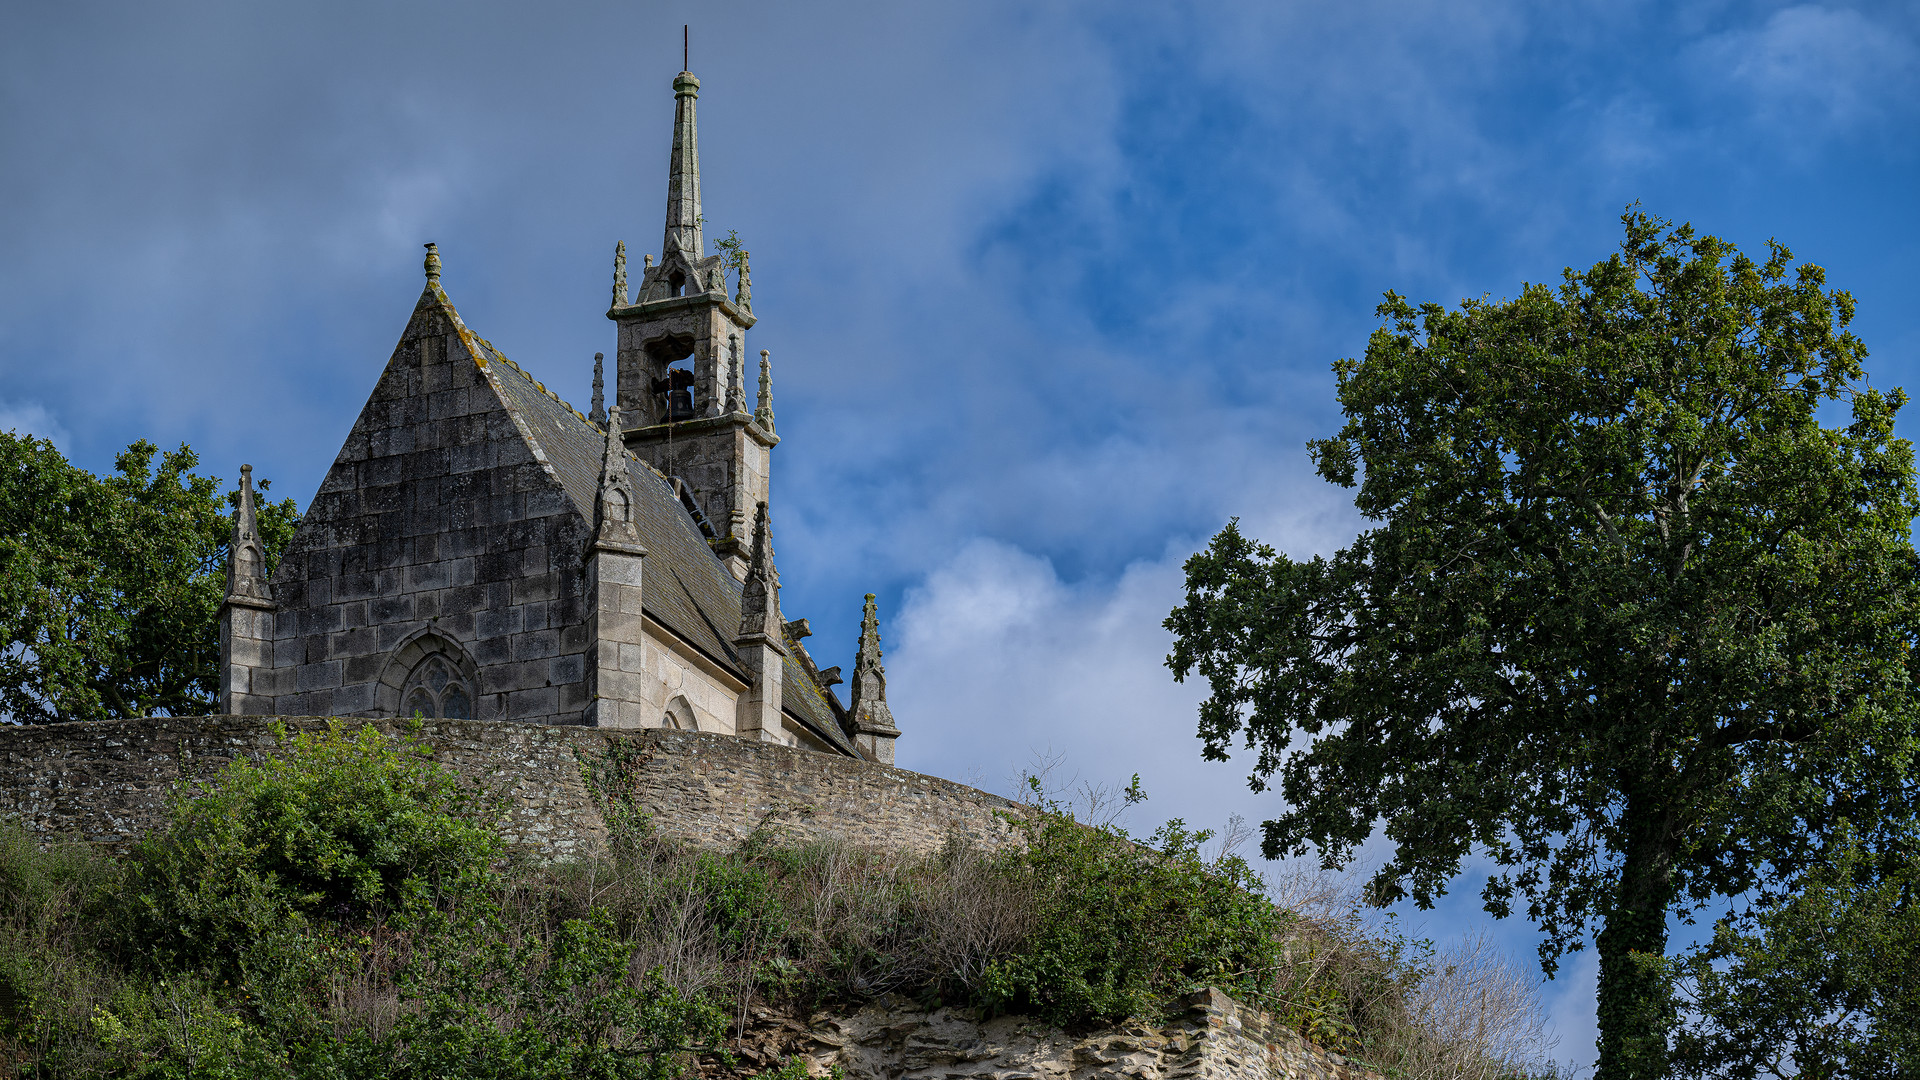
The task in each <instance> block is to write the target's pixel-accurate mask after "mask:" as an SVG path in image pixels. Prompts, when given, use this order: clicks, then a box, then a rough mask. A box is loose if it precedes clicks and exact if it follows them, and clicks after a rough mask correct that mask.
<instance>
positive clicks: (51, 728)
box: [0, 716, 1016, 858]
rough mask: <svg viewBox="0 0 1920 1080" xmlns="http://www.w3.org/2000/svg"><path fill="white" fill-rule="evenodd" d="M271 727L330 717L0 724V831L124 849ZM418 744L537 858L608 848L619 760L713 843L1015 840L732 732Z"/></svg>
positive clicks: (457, 724)
mask: <svg viewBox="0 0 1920 1080" xmlns="http://www.w3.org/2000/svg"><path fill="white" fill-rule="evenodd" d="M276 722H278V723H284V724H285V725H286V726H287V728H288V729H289V730H307V731H313V730H321V729H324V728H325V726H326V725H327V723H328V722H329V721H328V720H327V719H326V718H324V717H261V716H189V717H154V718H147V719H140V720H108V721H97V722H84V723H67V724H39V725H28V726H19V727H0V820H6V819H10V818H11V819H18V820H20V821H22V822H23V823H25V824H26V825H27V827H28V828H30V829H31V830H32V831H33V832H35V833H36V834H37V835H38V836H39V837H40V838H41V839H42V840H43V841H50V840H55V839H59V838H63V837H78V838H83V839H86V840H88V841H91V842H94V843H97V844H103V845H106V846H109V847H112V848H115V849H123V848H125V847H126V846H127V845H128V844H130V843H131V842H132V841H133V840H134V839H135V838H137V837H138V836H139V835H140V834H141V833H143V832H145V831H146V830H148V829H150V828H152V827H154V826H155V825H156V824H158V823H159V822H160V821H161V820H162V817H163V815H164V812H165V808H166V800H167V797H168V794H169V792H170V791H172V790H173V788H174V787H175V786H176V785H177V784H178V783H179V782H180V781H182V780H188V781H192V780H203V779H206V778H207V777H210V776H212V775H213V774H214V773H216V772H218V771H219V769H220V768H221V767H222V766H224V765H225V764H226V763H227V762H229V761H231V760H233V759H234V758H236V757H251V758H260V757H263V756H266V755H269V754H271V753H272V752H273V751H274V750H275V748H276V747H277V746H278V739H277V738H276V737H275V736H274V734H273V732H272V725H273V724H275V723H276ZM341 723H343V724H345V725H346V726H347V727H348V728H349V729H353V728H357V727H359V726H360V725H363V724H374V725H376V726H378V727H380V728H382V729H383V730H387V731H398V730H401V729H402V728H404V726H405V722H404V721H395V720H364V719H346V720H342V721H341ZM422 734H423V736H424V738H425V741H426V742H427V743H428V745H430V746H431V747H432V749H433V754H434V757H435V758H436V760H439V761H442V762H444V763H446V764H447V765H449V766H451V767H453V768H455V769H457V770H458V771H459V772H461V773H462V774H463V775H465V776H468V777H472V778H475V779H477V780H480V781H482V782H483V783H485V784H486V785H488V786H489V787H490V788H491V789H493V790H495V791H498V792H500V793H501V794H503V795H504V796H505V798H506V802H507V806H508V813H507V817H506V820H505V822H504V823H503V825H502V832H503V833H504V834H505V835H506V837H507V839H508V840H509V841H511V842H513V843H515V844H518V845H522V846H524V847H526V848H528V849H531V850H532V851H534V852H535V853H536V854H538V855H540V856H541V857H545V858H565V857H568V856H571V855H578V854H582V853H586V852H590V851H593V850H596V849H598V848H599V847H600V846H601V845H602V844H603V843H604V842H605V840H606V837H607V823H606V821H605V819H604V818H603V817H602V814H601V811H600V809H599V807H598V806H597V805H596V804H595V801H594V799H593V797H592V795H591V793H590V792H589V790H588V786H587V783H586V780H585V767H586V766H588V765H589V764H594V763H599V764H601V765H602V766H604V765H606V764H607V763H609V762H612V761H615V760H618V761H620V762H622V763H623V767H622V768H621V769H619V770H617V771H618V772H619V773H620V775H621V776H622V777H623V780H624V782H625V783H627V784H630V791H631V799H632V801H633V804H634V805H635V806H636V807H637V808H638V809H641V810H644V811H646V812H648V813H650V814H651V815H652V816H653V823H654V827H655V828H656V829H657V830H658V831H659V832H660V833H661V834H663V835H666V836H669V837H673V838H677V839H683V840H687V841H690V842H693V843H696V844H701V845H704V846H712V847H725V846H730V845H732V844H735V843H738V842H739V841H740V840H743V839H745V838H746V837H747V836H748V835H749V834H750V833H752V832H753V831H754V830H755V829H757V828H763V827H766V828H773V829H776V830H779V831H781V832H783V833H784V834H786V835H788V836H791V837H794V838H800V839H827V838H839V839H844V840H847V841H850V842H853V843H857V844H863V845H868V846H875V847H885V848H889V849H895V850H905V851H912V852H928V851H932V850H934V849H936V848H938V847H939V846H940V845H941V844H942V843H944V842H946V840H947V839H948V837H950V836H957V837H960V838H961V839H964V840H966V841H969V842H972V843H975V844H980V845H983V846H988V847H994V846H998V845H1000V844H1002V843H1005V842H1006V840H1007V837H1008V835H1009V830H1008V827H1007V825H1006V822H1005V821H1004V819H1002V818H1000V817H998V816H996V815H997V814H999V813H1004V812H1008V811H1013V810H1015V809H1016V806H1015V804H1013V803H1011V802H1008V801H1007V800H1005V799H1002V798H1000V797H999V796H997V795H991V794H988V793H987V792H984V791H979V790H976V789H974V788H970V787H967V786H966V785H964V784H956V783H953V782H952V781H949V780H942V779H939V778H938V777H932V776H925V775H922V774H920V773H915V772H908V771H907V770H905V769H895V768H891V767H888V766H885V765H876V764H873V763H871V762H865V761H855V760H853V759H851V758H844V757H839V756H837V755H830V754H819V753H813V752H810V751H807V750H801V749H797V748H794V747H788V746H780V745H778V744H775V743H767V742H750V741H748V740H745V739H738V738H733V737H731V736H726V735H711V734H705V733H701V732H690V731H669V730H666V729H661V728H652V729H647V730H644V731H619V730H607V729H600V728H586V727H579V726H574V725H568V726H561V727H542V726H538V725H534V724H516V723H507V722H500V721H485V720H429V721H426V722H425V725H424V727H423V729H422ZM603 772H604V769H603Z"/></svg>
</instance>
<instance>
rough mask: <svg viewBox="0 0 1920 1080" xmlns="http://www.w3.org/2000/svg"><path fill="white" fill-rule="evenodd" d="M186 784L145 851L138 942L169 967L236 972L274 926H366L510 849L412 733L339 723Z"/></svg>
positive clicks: (134, 906)
mask: <svg viewBox="0 0 1920 1080" xmlns="http://www.w3.org/2000/svg"><path fill="white" fill-rule="evenodd" d="M275 734H276V735H277V736H278V737H279V739H280V741H281V752H280V753H279V754H277V755H275V756H272V757H269V758H267V759H265V760H263V761H260V762H252V761H246V760H238V761H235V762H233V763H232V764H231V765H229V766H228V767H227V768H226V770H225V771H224V772H223V773H222V774H221V776H220V778H219V780H218V782H217V783H215V784H213V785H209V786H206V787H204V788H202V789H199V790H195V789H193V788H182V789H180V790H178V791H176V792H175V794H174V797H173V803H172V805H171V807H170V809H169V816H168V824H167V827H166V828H165V829H164V830H162V831H160V832H158V833H155V834H153V835H150V836H148V837H146V838H145V839H143V840H142V841H141V842H140V843H139V844H138V845H137V846H136V848H135V851H134V855H133V865H132V877H131V880H130V882H129V896H128V898H127V904H126V908H127V910H126V922H125V928H126V931H127V941H128V945H129V947H130V949H131V950H132V951H133V952H135V953H137V954H140V955H142V956H145V957H148V958H149V959H151V960H152V961H153V962H154V963H155V964H156V965H157V966H158V967H160V968H167V969H177V968H181V967H194V966H199V967H202V968H204V969H205V970H208V971H209V972H219V973H230V972H231V968H232V965H233V963H235V962H237V960H238V958H239V956H240V954H241V953H242V952H243V951H244V949H245V947H246V946H247V945H248V944H249V943H251V942H253V941H254V940H255V939H256V938H257V937H258V935H259V933H260V931H261V930H262V929H263V928H270V927H276V926H280V925H282V924H283V923H287V922H288V921H289V920H292V921H293V923H294V925H295V928H296V930H297V927H298V923H299V921H300V920H308V919H324V920H328V921H331V922H334V923H341V924H347V923H355V922H365V921H368V920H371V919H374V918H377V917H378V916H380V915H382V914H384V913H386V912H391V911H395V910H399V909H402V908H404V907H406V906H407V905H408V904H410V903H418V902H428V901H431V900H432V899H433V898H434V897H437V896H439V895H442V894H444V893H446V892H448V891H449V890H458V889H462V888H467V887H471V886H473V885H475V884H478V883H480V882H483V881H484V880H485V878H486V876H487V873H488V871H489V868H490V867H491V865H492V863H493V862H494V860H496V859H497V858H499V856H500V854H501V850H502V843H501V840H500V838H499V836H498V834H497V833H496V832H495V831H494V830H493V829H492V828H490V827H489V826H490V824H491V822H490V821H489V820H488V815H487V813H486V805H485V801H484V800H483V799H482V798H481V795H480V793H479V792H478V791H476V790H474V789H473V788H471V787H467V786H463V785H462V784H461V783H460V781H459V779H458V778H457V777H456V776H455V775H454V774H453V773H452V772H450V771H449V770H447V769H444V768H441V767H440V766H438V765H436V764H434V762H433V761H432V759H431V756H430V751H429V750H428V748H427V747H426V745H425V744H424V743H422V742H420V741H419V740H418V738H417V737H415V736H411V735H409V736H404V737H395V736H389V735H387V734H386V733H384V732H382V731H381V730H380V729H378V728H376V727H374V726H372V725H366V726H363V727H361V728H360V729H359V730H358V731H357V732H354V733H352V734H349V733H348V732H347V731H346V730H345V728H344V726H343V725H341V724H340V722H339V721H334V722H333V723H332V724H331V725H330V726H329V727H328V729H327V730H326V731H325V732H324V733H320V734H315V733H311V732H300V733H298V734H295V735H292V736H289V735H288V734H287V732H286V730H285V729H284V728H276V729H275Z"/></svg>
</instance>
